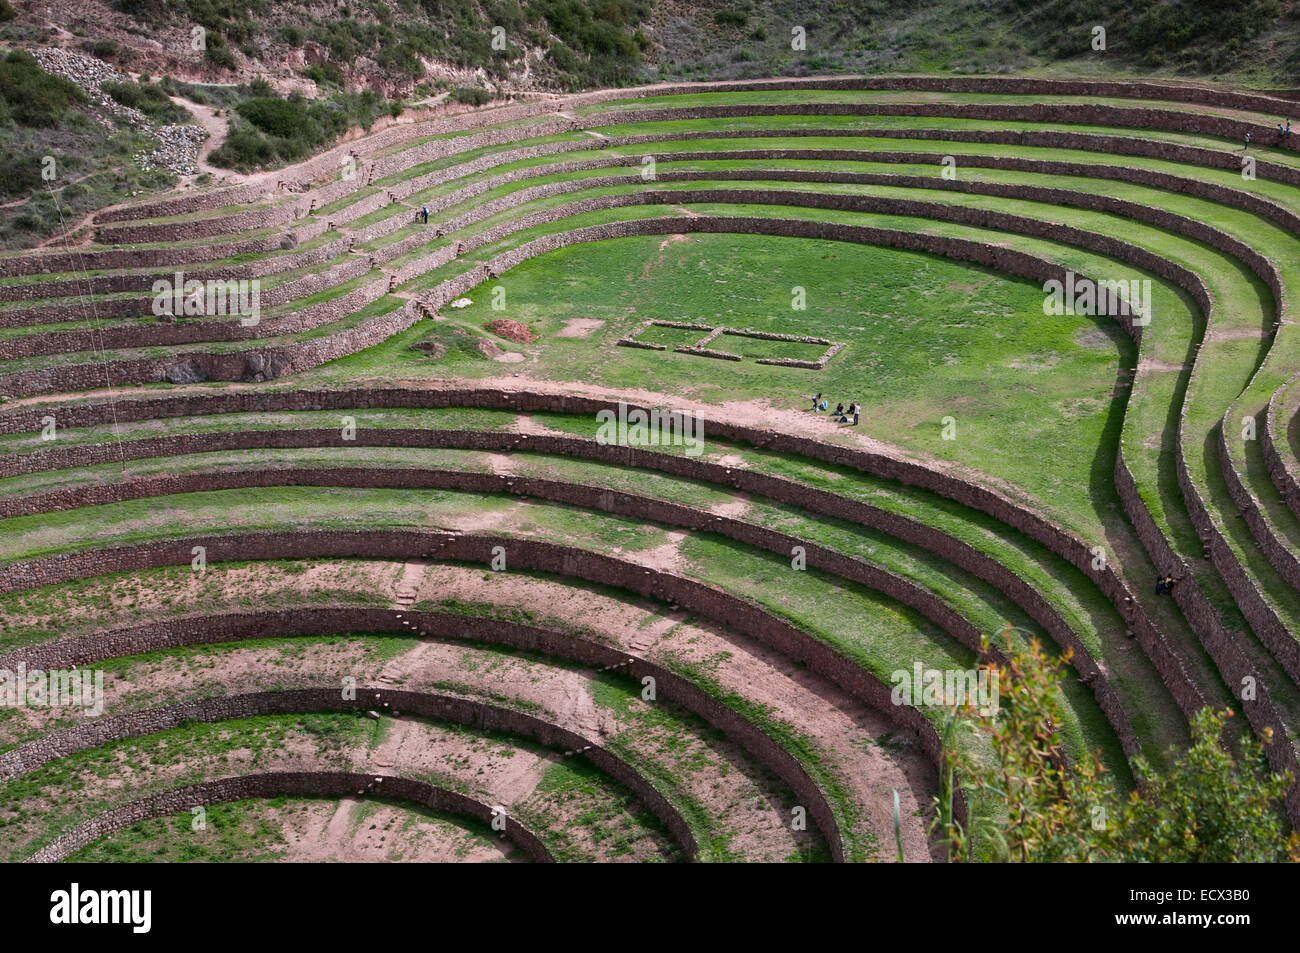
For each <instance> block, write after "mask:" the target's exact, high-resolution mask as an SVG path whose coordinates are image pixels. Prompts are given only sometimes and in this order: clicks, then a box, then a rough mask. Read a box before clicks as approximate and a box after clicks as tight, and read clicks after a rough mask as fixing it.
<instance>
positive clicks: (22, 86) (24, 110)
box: [0, 50, 86, 126]
mask: <svg viewBox="0 0 1300 953" xmlns="http://www.w3.org/2000/svg"><path fill="white" fill-rule="evenodd" d="M0 100H3V101H4V105H5V107H6V110H7V112H8V113H9V115H10V116H12V117H13V119H14V121H16V122H17V123H18V124H19V125H23V126H55V125H57V124H58V123H59V121H60V120H61V119H62V118H63V116H64V115H65V114H66V113H67V111H68V109H69V107H71V106H72V104H73V103H83V102H85V101H86V94H85V92H83V91H82V90H81V88H80V87H78V86H77V85H76V84H75V83H72V82H69V81H68V80H66V79H64V78H63V77H61V76H54V75H52V74H50V73H47V72H45V71H44V70H43V69H41V66H40V64H39V63H37V62H36V58H35V57H33V56H32V55H31V54H29V53H23V52H21V51H19V50H14V51H12V52H10V53H9V54H8V55H6V56H5V57H4V58H3V59H0Z"/></svg>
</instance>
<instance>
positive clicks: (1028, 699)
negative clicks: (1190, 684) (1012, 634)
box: [935, 639, 1300, 863]
mask: <svg viewBox="0 0 1300 953" xmlns="http://www.w3.org/2000/svg"><path fill="white" fill-rule="evenodd" d="M1068 660H1069V655H1068V653H1067V655H1066V656H1065V658H1063V659H1056V660H1053V659H1050V658H1048V657H1047V656H1046V655H1045V654H1044V653H1043V651H1042V648H1041V646H1040V645H1039V643H1038V642H1037V641H1034V642H1031V643H1030V646H1029V647H1028V648H1027V649H1024V648H1020V647H1018V646H1016V645H1014V644H1012V643H1011V642H1010V639H1008V646H1007V662H1006V664H1005V665H1000V666H999V665H997V664H996V663H990V664H989V665H988V666H986V667H987V668H989V669H990V670H991V673H990V674H991V677H992V675H993V674H994V673H996V677H997V684H998V685H999V686H1000V694H1001V697H1002V698H1003V699H1006V701H1005V703H1004V704H1002V705H1001V706H1000V709H999V711H998V713H997V715H996V716H994V717H993V718H981V717H979V716H978V715H976V714H975V713H974V712H972V711H970V710H968V709H963V710H957V709H954V710H953V711H952V712H951V713H950V715H949V717H948V720H947V723H946V725H945V728H944V732H943V741H944V750H945V756H946V767H947V770H946V771H945V773H944V777H943V778H942V779H941V783H940V792H939V795H938V796H937V797H936V798H935V805H936V815H937V817H936V821H935V825H936V828H937V829H938V830H940V831H941V832H942V833H943V836H944V839H945V842H946V844H947V847H948V855H949V859H950V860H953V861H971V860H1002V861H1016V862H1053V861H1076V862H1077V861H1083V862H1094V861H1112V862H1163V863H1177V862H1184V863H1185V862H1207V863H1222V862H1227V861H1246V862H1260V861H1281V860H1286V859H1288V858H1289V859H1291V860H1293V861H1300V840H1298V839H1297V835H1296V834H1294V833H1292V834H1291V835H1290V837H1289V838H1288V836H1287V833H1286V830H1287V824H1286V821H1285V819H1284V816H1283V813H1282V799H1283V798H1284V797H1285V794H1286V791H1287V789H1288V788H1289V786H1290V783H1291V778H1290V777H1289V776H1279V775H1276V774H1274V773H1272V772H1271V771H1270V770H1269V769H1268V766H1267V761H1266V760H1265V756H1264V750H1265V749H1264V743H1261V742H1259V741H1256V740H1254V739H1253V738H1250V737H1246V738H1243V739H1242V740H1241V742H1240V744H1239V746H1238V747H1239V753H1238V754H1237V755H1236V756H1234V754H1233V753H1232V752H1231V751H1230V750H1228V748H1226V747H1224V746H1223V744H1221V739H1222V738H1223V735H1224V728H1225V727H1226V725H1227V724H1228V723H1229V719H1230V718H1232V717H1233V713H1232V712H1231V711H1226V710H1225V711H1219V712H1216V711H1213V710H1211V709H1209V708H1205V709H1202V710H1201V711H1199V712H1197V713H1196V715H1195V716H1194V717H1193V718H1192V722H1191V741H1192V743H1191V746H1190V748H1188V750H1187V751H1185V752H1176V751H1171V752H1170V759H1169V760H1170V764H1171V767H1170V768H1169V769H1168V770H1167V771H1166V772H1164V773H1163V774H1162V773H1159V772H1157V771H1156V770H1155V769H1154V768H1152V766H1151V765H1150V764H1149V763H1148V762H1147V761H1146V759H1144V758H1142V757H1140V756H1139V757H1137V758H1134V760H1133V768H1134V773H1135V775H1136V777H1137V778H1138V779H1139V785H1138V788H1137V789H1136V790H1134V791H1133V792H1132V793H1131V794H1130V795H1129V796H1128V797H1127V798H1124V797H1121V796H1120V795H1118V794H1117V793H1116V791H1115V788H1114V785H1113V783H1112V782H1111V780H1110V778H1109V777H1108V776H1107V775H1106V771H1105V768H1104V766H1103V765H1102V762H1101V759H1100V756H1099V752H1095V753H1092V754H1089V755H1087V756H1085V757H1082V758H1080V759H1078V760H1077V761H1076V762H1074V763H1073V764H1069V763H1067V761H1066V759H1065V757H1064V754H1063V751H1062V748H1061V737H1060V734H1059V732H1058V730H1057V726H1058V725H1059V724H1061V721H1062V719H1061V712H1060V707H1059V702H1058V698H1059V697H1060V691H1059V689H1060V684H1061V681H1062V679H1063V677H1064V668H1065V664H1066V662H1068ZM962 731H973V732H974V733H975V734H977V735H982V736H984V737H987V738H988V740H989V741H990V743H991V746H992V751H993V759H992V761H987V760H981V759H979V758H977V757H975V756H974V755H973V753H972V751H971V746H969V745H961V744H959V743H958V741H959V735H960V733H961V732H962ZM1265 742H1267V743H1272V742H1271V738H1266V739H1265ZM954 781H956V782H959V783H960V784H961V786H962V788H963V789H964V790H965V791H966V792H967V793H968V794H970V795H973V797H972V798H971V800H972V801H975V802H978V804H980V805H985V806H984V807H983V809H982V810H981V811H977V810H976V808H975V807H974V806H972V808H971V812H970V813H971V817H970V819H969V820H968V823H967V824H966V825H962V824H960V823H959V822H958V820H957V818H956V816H955V812H954V810H953V804H952V801H953V793H954V789H955V784H954ZM994 811H996V814H994V813H993V812H994Z"/></svg>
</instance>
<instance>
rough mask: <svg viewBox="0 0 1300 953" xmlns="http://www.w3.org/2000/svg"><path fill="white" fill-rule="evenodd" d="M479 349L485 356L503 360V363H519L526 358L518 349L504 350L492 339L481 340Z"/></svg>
mask: <svg viewBox="0 0 1300 953" xmlns="http://www.w3.org/2000/svg"><path fill="white" fill-rule="evenodd" d="M478 349H479V351H480V352H482V354H483V356H484V357H490V358H492V360H494V361H501V362H502V363H503V364H518V363H519V362H520V361H522V360H523V359H524V356H523V355H522V354H520V353H519V352H518V351H503V350H501V348H499V347H497V346H496V345H495V344H493V343H492V342H491V341H486V340H484V341H479V342H478Z"/></svg>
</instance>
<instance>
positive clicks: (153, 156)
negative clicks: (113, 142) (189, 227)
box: [31, 48, 208, 175]
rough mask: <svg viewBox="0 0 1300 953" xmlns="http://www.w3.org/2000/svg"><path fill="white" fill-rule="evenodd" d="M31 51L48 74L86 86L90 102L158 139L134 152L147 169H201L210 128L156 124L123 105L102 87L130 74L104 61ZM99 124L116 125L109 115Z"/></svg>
mask: <svg viewBox="0 0 1300 953" xmlns="http://www.w3.org/2000/svg"><path fill="white" fill-rule="evenodd" d="M31 53H32V55H33V56H34V57H36V61H37V62H38V63H40V64H41V68H42V69H43V70H45V71H46V72H47V73H53V74H54V75H56V76H62V77H63V78H64V79H67V80H71V81H72V82H74V83H76V84H77V85H78V86H80V87H81V88H82V89H84V90H85V91H86V93H87V94H88V95H89V96H90V101H91V102H92V103H93V104H94V105H95V106H96V107H98V108H99V109H100V110H102V111H103V112H105V113H108V114H109V115H111V116H115V117H117V118H119V119H122V120H125V121H126V122H127V123H129V124H130V125H131V126H133V127H135V128H136V129H138V130H140V131H141V132H143V133H146V134H147V135H150V136H152V137H153V138H155V139H157V140H158V143H159V146H158V148H157V149H154V150H152V151H149V152H139V153H137V154H136V155H135V160H136V161H137V162H139V163H140V168H142V169H143V170H144V171H145V172H153V171H154V170H156V169H165V170H167V171H168V172H171V173H172V174H173V175H194V174H195V173H197V172H198V171H199V166H198V158H199V146H200V145H201V144H202V143H203V140H204V139H206V138H207V137H208V133H207V130H205V129H204V128H203V127H202V126H193V125H182V126H172V125H169V126H157V127H155V126H154V125H153V123H152V122H151V121H150V119H149V117H148V116H146V115H145V114H144V113H142V112H140V110H138V109H133V108H131V107H130V106H123V105H122V104H121V103H119V102H118V101H117V100H115V99H113V97H112V96H109V95H108V94H107V93H105V92H104V91H103V90H102V89H101V88H100V87H101V85H102V84H104V83H108V82H116V83H120V82H130V81H131V77H130V76H128V75H126V74H125V73H120V72H118V71H117V70H116V69H114V68H113V67H112V66H110V65H108V64H107V63H105V62H104V61H103V60H98V59H95V58H94V57H93V56H82V55H80V54H78V53H69V52H68V51H67V50H61V49H57V48H35V49H33V50H32V51H31ZM99 123H100V125H102V126H103V127H104V128H105V129H111V128H112V125H113V124H112V121H111V120H109V119H108V118H107V117H99Z"/></svg>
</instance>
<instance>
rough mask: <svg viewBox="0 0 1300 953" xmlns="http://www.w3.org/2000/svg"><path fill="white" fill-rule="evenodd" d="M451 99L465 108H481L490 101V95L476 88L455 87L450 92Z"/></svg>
mask: <svg viewBox="0 0 1300 953" xmlns="http://www.w3.org/2000/svg"><path fill="white" fill-rule="evenodd" d="M451 98H452V99H454V100H455V101H456V102H458V103H464V104H466V105H467V106H482V105H483V104H484V103H486V102H488V101H490V100H491V99H492V94H491V93H490V92H489V91H488V90H486V89H480V88H479V87H477V86H457V87H456V88H455V89H453V90H452V91H451Z"/></svg>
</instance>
